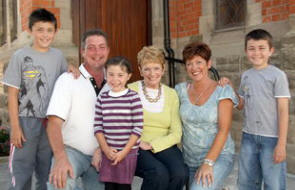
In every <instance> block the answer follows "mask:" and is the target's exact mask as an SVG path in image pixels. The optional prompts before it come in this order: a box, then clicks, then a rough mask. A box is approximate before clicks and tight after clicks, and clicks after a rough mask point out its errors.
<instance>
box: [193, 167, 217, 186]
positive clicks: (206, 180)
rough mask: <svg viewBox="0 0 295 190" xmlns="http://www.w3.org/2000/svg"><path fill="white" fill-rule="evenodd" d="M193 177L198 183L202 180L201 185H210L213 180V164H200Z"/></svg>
mask: <svg viewBox="0 0 295 190" xmlns="http://www.w3.org/2000/svg"><path fill="white" fill-rule="evenodd" d="M195 179H196V180H197V183H198V184H200V181H202V186H203V187H206V186H208V187H210V186H211V185H212V184H213V181H214V176H213V166H209V165H208V164H202V165H201V167H200V168H199V169H198V170H197V172H196V174H195Z"/></svg>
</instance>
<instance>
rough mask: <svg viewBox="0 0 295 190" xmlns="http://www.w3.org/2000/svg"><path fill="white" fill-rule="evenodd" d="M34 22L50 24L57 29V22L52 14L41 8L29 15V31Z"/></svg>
mask: <svg viewBox="0 0 295 190" xmlns="http://www.w3.org/2000/svg"><path fill="white" fill-rule="evenodd" d="M36 22H51V23H52V24H54V28H55V30H56V29H57V21H56V18H55V16H54V14H52V13H51V12H50V11H48V10H46V9H43V8H41V9H36V10H34V11H33V12H32V13H31V15H30V17H29V29H30V30H32V27H33V25H34V24H35V23H36Z"/></svg>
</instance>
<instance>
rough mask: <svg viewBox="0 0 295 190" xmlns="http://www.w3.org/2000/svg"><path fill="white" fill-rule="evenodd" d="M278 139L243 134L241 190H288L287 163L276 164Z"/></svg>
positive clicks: (240, 160)
mask: <svg viewBox="0 0 295 190" xmlns="http://www.w3.org/2000/svg"><path fill="white" fill-rule="evenodd" d="M277 140H278V138H276V137H264V136H259V135H251V134H248V133H243V136H242V143H241V150H240V158H239V174H238V186H239V190H260V189H261V187H262V182H263V183H264V190H283V189H286V162H282V163H279V164H275V163H274V162H273V152H274V148H275V146H276V144H277Z"/></svg>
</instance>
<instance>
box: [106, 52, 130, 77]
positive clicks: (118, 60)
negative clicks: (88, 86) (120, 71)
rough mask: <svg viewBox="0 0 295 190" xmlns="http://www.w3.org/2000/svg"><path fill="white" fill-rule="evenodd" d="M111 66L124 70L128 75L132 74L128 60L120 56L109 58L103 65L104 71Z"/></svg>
mask: <svg viewBox="0 0 295 190" xmlns="http://www.w3.org/2000/svg"><path fill="white" fill-rule="evenodd" d="M111 65H118V66H120V67H121V68H125V70H126V72H127V73H128V74H130V73H132V71H133V70H132V65H131V63H130V62H129V61H128V59H126V58H125V57H122V56H116V57H112V58H110V59H109V60H108V61H107V62H106V64H105V68H106V70H108V67H109V66H111Z"/></svg>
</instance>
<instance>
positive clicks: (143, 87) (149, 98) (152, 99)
mask: <svg viewBox="0 0 295 190" xmlns="http://www.w3.org/2000/svg"><path fill="white" fill-rule="evenodd" d="M141 84H142V91H143V95H144V97H145V98H146V99H147V101H149V102H150V103H155V102H158V101H159V100H160V98H161V94H162V85H161V83H160V85H159V90H158V95H157V96H156V97H155V98H151V97H150V96H149V95H148V92H147V90H146V86H145V84H144V82H143V81H141Z"/></svg>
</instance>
